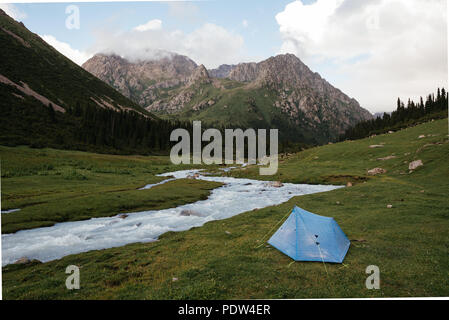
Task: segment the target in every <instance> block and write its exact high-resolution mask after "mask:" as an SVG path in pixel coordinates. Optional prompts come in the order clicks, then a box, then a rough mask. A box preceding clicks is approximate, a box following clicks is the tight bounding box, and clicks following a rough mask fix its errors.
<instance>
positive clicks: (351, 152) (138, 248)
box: [3, 119, 449, 299]
mask: <svg viewBox="0 0 449 320" xmlns="http://www.w3.org/2000/svg"><path fill="white" fill-rule="evenodd" d="M447 135H448V122H447V119H445V120H439V121H433V122H428V123H426V124H422V125H419V126H416V127H413V128H408V129H405V130H401V131H398V132H396V133H392V134H385V135H379V136H376V137H373V138H367V139H362V140H357V141H346V142H342V143H336V144H332V145H326V146H322V147H316V148H312V149H308V150H306V151H303V152H300V153H297V154H294V155H291V156H288V157H283V158H282V160H281V163H280V169H279V173H278V175H277V176H274V177H266V178H270V179H275V180H281V181H283V182H294V183H301V182H303V183H304V182H305V183H331V184H346V183H347V182H352V184H353V186H352V187H347V188H343V189H339V190H335V191H332V192H326V193H320V194H313V195H307V196H300V197H294V198H292V199H291V200H290V201H288V202H287V203H284V204H282V205H278V206H273V207H267V208H264V209H259V210H253V211H250V212H246V213H242V214H240V215H238V216H235V217H233V218H230V219H227V220H221V221H213V222H210V223H207V224H206V225H204V226H202V227H200V228H194V229H191V230H189V231H185V232H170V233H166V234H164V235H163V236H162V237H160V238H159V241H157V242H153V243H145V244H142V243H136V244H131V245H127V246H125V247H119V248H112V249H106V250H97V251H91V252H88V253H83V254H76V255H70V256H67V257H64V258H62V259H61V260H57V261H52V262H48V263H42V264H41V263H37V262H32V263H29V264H24V265H8V266H6V267H5V268H3V294H4V297H5V298H6V299H24V298H26V299H53V298H58V299H111V298H116V299H255V298H263V299H267V298H273V299H279V298H330V297H339V298H353V297H378V298H385V297H439V296H447V295H448V294H449V289H448V288H449V282H448V277H447V275H448V272H449V256H448V255H447V248H448V246H449V242H448V241H449V238H448V237H447V230H448V228H449V216H448V211H447V208H448V207H449V202H448V198H447V189H448V187H449V183H448V180H447V177H448V176H449V169H448V166H447V162H448V161H449V143H448V142H449V140H448V136H447ZM420 137H421V138H420ZM371 145H382V146H383V147H378V148H370V146H371ZM35 152H36V151H33V150H30V149H28V150H20V153H21V158H22V159H23V160H22V161H23V162H25V163H28V162H30V163H31V162H32V159H34V155H33V153H35ZM57 152H59V151H51V152H50V153H51V154H52V157H56V158H59V157H58V156H57ZM26 153H27V154H28V155H26ZM11 154H12V153H11ZM77 157H82V154H79V155H78V156H77ZM89 159H91V158H90V157H89V158H86V157H83V163H79V164H78V168H77V170H82V169H80V168H79V166H80V165H86V164H88V163H87V161H90V160H89ZM10 160H12V161H6V163H5V164H4V166H6V167H8V168H11V172H14V169H13V167H14V159H13V158H11V159H10ZM78 160H81V159H80V158H78ZM111 160H112V161H113V162H114V163H115V164H114V165H113V166H114V167H116V166H121V165H126V167H129V164H130V163H132V162H135V163H136V164H137V163H139V165H137V166H136V170H140V169H139V168H142V170H144V168H145V167H147V166H148V165H149V164H147V163H144V162H145V161H149V162H151V161H155V159H143V158H142V159H133V158H131V157H123V158H122V159H121V160H120V159H118V158H116V159H111ZM414 160H422V162H423V164H424V165H423V166H421V167H419V168H417V169H416V170H413V171H412V172H410V171H409V164H410V162H412V161H414ZM58 161H59V160H58ZM92 161H93V160H92ZM95 161H96V160H95ZM120 161H121V162H120ZM142 163H144V164H143V165H142ZM161 164H162V163H161ZM92 165H93V166H94V167H95V166H98V163H92ZM111 165H112V163H111ZM375 167H381V168H384V169H386V173H384V174H381V175H377V176H370V175H369V174H368V173H367V171H368V170H370V169H372V168H375ZM170 169H171V168H167V170H170ZM109 172H110V173H109V174H108V175H107V176H108V178H109V179H112V180H113V181H116V183H117V182H118V181H121V179H114V178H113V175H114V173H113V171H109ZM116 174H120V173H118V172H117V173H116ZM230 174H231V175H233V176H239V177H248V178H256V177H257V179H260V176H259V175H258V168H257V167H247V168H242V169H239V170H237V171H233V172H231V173H230ZM35 177H37V173H36V174H35ZM32 178H33V176H30V177H29V178H27V179H30V180H31V179H32ZM44 178H45V176H39V179H44ZM21 179H24V177H13V176H12V177H10V178H8V179H5V180H9V182H8V183H9V184H10V185H11V186H12V185H18V184H19V183H20V181H21ZM133 181H134V182H133ZM81 183H83V182H82V181H78V182H77V184H79V185H81ZM84 183H88V181H86V182H84ZM136 183H137V184H138V185H139V184H140V185H141V184H142V183H143V181H142V180H141V178H140V175H136V177H135V178H133V177H131V176H127V179H126V185H133V184H136ZM166 186H167V185H166ZM179 187H182V186H179ZM27 188H28V189H27V190H26V193H27V194H32V192H33V188H34V189H37V188H39V186H38V185H36V186H34V187H33V185H32V184H29V186H28V187H27ZM114 188H116V191H117V192H115V195H116V198H118V196H119V195H120V191H119V190H120V186H118V185H117V186H115V187H114ZM161 188H163V186H161ZM17 192H19V193H20V192H21V191H20V190H18V191H17ZM153 192H158V191H157V189H152V190H149V191H148V195H150V194H152V193H153ZM9 196H10V197H11V199H13V198H14V194H10V195H9ZM59 196H60V197H61V196H63V194H61V195H59ZM14 201H24V200H14ZM115 201H119V200H115ZM36 205H41V206H45V203H41V204H36ZM80 205H82V204H80ZM294 205H298V206H300V207H302V208H304V209H306V210H309V211H311V212H314V213H317V214H320V215H324V216H329V217H334V218H335V220H336V221H337V222H338V224H339V225H340V227H341V228H342V229H343V231H344V232H345V233H346V235H347V236H348V238H349V239H350V240H351V247H350V249H349V252H348V255H347V256H346V258H345V261H344V264H341V265H340V264H326V268H325V267H324V266H323V264H322V263H319V262H316V263H313V262H312V263H311V262H296V263H292V260H291V259H289V258H288V257H287V256H285V255H283V254H282V253H281V252H279V251H278V250H275V249H274V248H272V247H271V246H269V245H262V244H264V243H265V242H266V240H267V239H268V238H269V236H270V235H271V234H272V233H273V232H274V230H275V229H276V226H278V225H279V224H280V223H281V222H282V219H285V218H286V214H288V213H289V211H290V210H291V209H292V207H293V206H294ZM388 205H391V206H392V207H391V208H388V207H387V206H388ZM30 206H31V208H32V206H33V204H32V203H31V204H30ZM41 212H45V210H42V211H41ZM86 212H88V211H86ZM11 215H12V214H11ZM11 219H13V217H12V216H11ZM224 262H226V263H224ZM70 264H75V265H78V266H80V268H81V270H82V279H83V280H82V287H81V289H80V290H72V291H70V290H66V288H65V287H64V285H63V284H64V282H65V279H66V275H65V274H64V272H61V270H64V268H65V267H66V266H67V265H70ZM369 265H376V266H378V267H379V268H380V272H381V284H380V290H367V289H366V287H365V281H366V278H367V276H368V275H367V274H366V272H365V270H366V267H367V266H369ZM42 275H44V276H42ZM83 275H84V276H83ZM174 278H176V279H177V281H174V280H173V279H174ZM75 291H76V292H75Z"/></svg>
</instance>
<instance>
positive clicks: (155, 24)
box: [134, 19, 162, 31]
mask: <svg viewBox="0 0 449 320" xmlns="http://www.w3.org/2000/svg"><path fill="white" fill-rule="evenodd" d="M160 29H162V21H161V20H159V19H154V20H150V21H148V22H147V23H145V24H141V25H139V26H137V27H135V28H134V30H136V31H148V30H160Z"/></svg>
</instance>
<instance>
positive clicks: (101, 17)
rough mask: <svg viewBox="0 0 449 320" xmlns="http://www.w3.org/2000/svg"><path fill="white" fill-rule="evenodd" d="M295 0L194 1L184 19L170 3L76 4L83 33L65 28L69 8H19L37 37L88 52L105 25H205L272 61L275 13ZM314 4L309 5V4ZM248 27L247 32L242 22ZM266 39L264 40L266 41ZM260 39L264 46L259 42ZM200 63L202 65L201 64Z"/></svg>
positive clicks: (190, 27) (277, 41)
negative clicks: (233, 36)
mask: <svg viewBox="0 0 449 320" xmlns="http://www.w3.org/2000/svg"><path fill="white" fill-rule="evenodd" d="M289 2H291V0H290V1H289V0H281V1H279V0H277V1H257V0H246V1H237V0H231V1H230V0H227V1H223V0H222V1H220V0H216V1H191V2H189V4H191V6H190V7H193V9H189V10H186V12H185V17H184V18H182V17H180V16H178V15H177V14H176V13H175V12H173V10H171V9H170V8H171V7H170V6H171V5H172V4H170V3H168V2H118V3H101V2H99V3H77V4H76V5H77V6H78V7H79V8H80V22H81V25H80V29H78V30H74V29H72V30H69V29H67V28H66V27H65V20H66V18H67V15H66V14H65V9H66V7H67V5H68V4H69V3H31V4H16V5H15V6H16V7H17V8H18V9H19V10H21V11H23V12H24V13H26V15H27V17H26V18H25V19H23V22H24V23H25V25H26V26H27V28H29V29H30V30H32V31H33V32H35V33H37V34H41V35H43V34H50V35H53V36H54V37H55V38H56V39H58V40H59V41H62V42H66V43H69V44H70V45H71V46H72V47H73V48H74V49H78V50H87V49H88V48H89V47H90V46H91V45H92V44H93V42H94V41H95V39H94V37H93V34H92V33H93V32H94V31H95V30H96V29H97V28H102V27H104V26H105V25H107V26H114V27H115V28H117V29H121V30H131V29H132V28H134V27H136V26H137V25H140V24H144V23H146V22H147V21H149V20H153V19H160V20H162V21H163V26H164V28H166V29H169V30H176V29H179V30H182V31H184V32H191V31H193V30H195V29H196V28H199V27H200V26H201V25H202V24H204V23H205V22H208V23H213V24H216V25H219V26H222V27H224V28H226V29H227V30H230V31H233V32H237V33H239V34H240V35H241V36H242V37H243V38H244V41H245V47H246V49H247V52H248V54H249V55H252V56H254V57H258V56H261V57H269V56H271V55H273V54H275V53H276V52H277V51H278V50H279V48H280V46H281V43H282V39H281V35H280V33H279V26H278V24H277V22H276V20H275V14H276V13H278V12H281V11H282V10H283V9H284V7H285V5H286V4H288V3H289ZM309 2H310V1H309ZM244 20H246V21H247V22H248V25H247V27H245V26H244V25H243V21H244ZM262 39H263V40H262ZM261 40H262V41H261ZM200 63H201V62H200Z"/></svg>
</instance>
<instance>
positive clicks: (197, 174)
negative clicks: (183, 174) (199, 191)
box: [187, 173, 200, 179]
mask: <svg viewBox="0 0 449 320" xmlns="http://www.w3.org/2000/svg"><path fill="white" fill-rule="evenodd" d="M199 177H200V174H199V173H195V174H193V175H188V176H187V179H198V178H199Z"/></svg>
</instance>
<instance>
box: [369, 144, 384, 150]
mask: <svg viewBox="0 0 449 320" xmlns="http://www.w3.org/2000/svg"><path fill="white" fill-rule="evenodd" d="M369 147H370V148H371V149H376V148H383V147H384V146H383V145H382V144H373V145H370V146H369Z"/></svg>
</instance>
